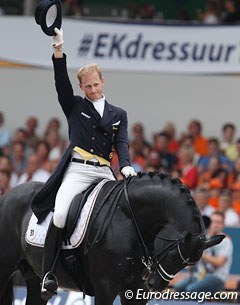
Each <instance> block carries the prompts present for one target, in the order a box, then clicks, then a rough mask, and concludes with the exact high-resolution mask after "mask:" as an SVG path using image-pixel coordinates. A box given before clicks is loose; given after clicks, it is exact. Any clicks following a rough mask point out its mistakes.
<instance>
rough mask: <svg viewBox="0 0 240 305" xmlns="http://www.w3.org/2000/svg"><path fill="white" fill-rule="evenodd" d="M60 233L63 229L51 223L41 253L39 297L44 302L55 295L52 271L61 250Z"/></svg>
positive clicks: (54, 277)
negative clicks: (41, 277) (41, 276)
mask: <svg viewBox="0 0 240 305" xmlns="http://www.w3.org/2000/svg"><path fill="white" fill-rule="evenodd" d="M62 232H63V229H60V228H57V227H56V226H54V224H53V223H51V224H50V227H49V229H48V232H47V236H46V240H45V246H44V253H43V262H42V275H43V279H42V284H41V297H42V299H44V300H48V299H50V298H51V297H52V296H53V295H56V294H57V292H56V290H57V288H58V281H57V278H56V276H55V275H54V269H55V265H56V261H57V258H58V255H59V252H60V250H61V245H62Z"/></svg>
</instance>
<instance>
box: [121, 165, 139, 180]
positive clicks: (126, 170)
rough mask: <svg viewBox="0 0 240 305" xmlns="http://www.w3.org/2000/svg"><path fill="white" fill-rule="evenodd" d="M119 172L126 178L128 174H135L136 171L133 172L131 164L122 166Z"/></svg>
mask: <svg viewBox="0 0 240 305" xmlns="http://www.w3.org/2000/svg"><path fill="white" fill-rule="evenodd" d="M121 173H122V174H123V176H124V177H126V178H127V177H129V176H137V173H136V172H135V170H134V168H133V167H132V166H124V167H123V168H122V169H121Z"/></svg>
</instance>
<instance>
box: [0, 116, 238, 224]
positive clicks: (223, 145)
mask: <svg viewBox="0 0 240 305" xmlns="http://www.w3.org/2000/svg"><path fill="white" fill-rule="evenodd" d="M38 125H39V123H38V119H37V117H34V116H31V117H28V118H27V119H26V122H25V126H23V127H20V128H18V129H16V130H15V132H14V135H12V136H10V132H9V130H8V128H7V123H5V121H4V114H3V112H0V194H4V193H5V192H7V191H8V190H9V189H11V188H12V187H14V186H16V185H18V184H21V183H23V182H26V181H31V180H33V181H42V182H45V181H46V180H47V179H48V177H49V176H50V175H51V173H52V171H53V170H54V168H55V166H56V164H57V163H58V161H59V159H60V157H61V155H62V153H63V151H64V150H65V148H66V145H67V144H68V143H66V141H65V139H64V138H63V137H62V135H61V130H60V129H61V125H60V121H59V120H58V119H57V118H51V119H50V120H49V123H48V125H47V126H46V129H45V131H44V133H43V134H42V135H39V134H38V132H37V129H38ZM221 133H222V136H221V138H220V139H219V138H215V137H214V138H207V137H205V136H204V135H203V133H202V124H201V122H200V121H199V120H191V121H190V122H189V123H188V126H187V128H186V131H185V132H182V133H181V134H180V136H179V137H178V138H177V137H176V128H175V125H174V124H173V123H166V125H165V126H164V128H163V129H162V130H161V131H160V132H157V133H155V134H154V135H153V139H152V142H151V143H150V142H149V141H147V140H146V138H145V133H144V126H143V125H142V124H141V123H135V124H134V125H133V127H132V130H131V133H130V135H129V139H130V140H129V150H130V156H131V163H132V166H133V167H134V169H135V171H136V172H164V173H166V174H168V175H170V176H172V177H176V178H179V179H180V180H181V181H182V182H183V183H184V184H185V185H187V186H188V188H189V189H190V190H191V192H192V194H193V196H194V198H195V199H196V202H197V203H198V205H199V208H200V210H201V211H202V214H203V215H207V216H209V217H210V216H211V214H212V213H213V212H214V211H216V210H217V211H221V212H223V213H224V214H225V222H226V224H227V225H229V226H235V225H240V220H239V217H240V139H235V137H236V127H235V125H234V124H232V123H226V124H224V125H223V126H222V131H221ZM112 168H113V170H114V172H115V175H116V177H117V178H118V179H121V178H122V176H121V174H120V173H119V167H118V159H117V155H116V154H115V155H114V157H113V160H112Z"/></svg>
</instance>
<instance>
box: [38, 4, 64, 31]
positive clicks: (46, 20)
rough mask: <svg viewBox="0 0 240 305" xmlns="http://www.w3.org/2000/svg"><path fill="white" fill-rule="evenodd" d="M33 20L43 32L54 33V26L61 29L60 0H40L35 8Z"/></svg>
mask: <svg viewBox="0 0 240 305" xmlns="http://www.w3.org/2000/svg"><path fill="white" fill-rule="evenodd" d="M35 20H36V22H37V24H39V25H40V26H41V28H42V30H43V32H44V33H45V34H47V35H48V36H53V35H56V33H55V32H54V28H58V29H61V25H62V4H61V0H40V1H39V3H38V5H37V7H36V10H35Z"/></svg>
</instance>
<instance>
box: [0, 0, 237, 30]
mask: <svg viewBox="0 0 240 305" xmlns="http://www.w3.org/2000/svg"><path fill="white" fill-rule="evenodd" d="M15 2H16V3H15V5H16V8H15V9H14V8H13V7H12V6H13V5H14V2H10V3H9V5H7V2H5V1H3V2H2V3H1V0H0V15H3V14H11V13H13V14H17V12H18V13H19V14H21V13H22V14H23V15H34V11H35V7H36V5H37V2H38V0H19V1H18V0H16V1H15ZM204 4H205V5H204ZM1 5H2V7H1ZM62 5H63V14H64V15H65V16H72V17H77V18H79V17H111V18H112V17H113V18H121V19H122V18H125V19H130V20H133V19H136V20H143V21H144V20H156V21H163V22H164V21H169V20H170V21H171V20H176V21H179V22H199V23H203V24H220V23H226V24H238V23H239V22H240V0H204V1H203V2H202V5H201V8H198V3H196V5H195V8H194V9H193V7H194V6H193V5H192V4H191V6H190V5H188V3H187V1H179V0H175V1H174V0H172V2H171V3H169V5H167V6H166V5H163V4H162V3H158V2H157V1H145V2H144V3H143V2H142V1H136V0H135V1H124V2H120V1H115V2H114V3H112V4H109V2H108V1H106V2H105V3H104V2H102V3H101V4H99V3H97V1H90V0H62ZM108 6H109V8H107V7H108ZM203 6H204V7H203ZM169 11H171V12H172V13H171V14H170V15H172V17H171V18H170V16H169Z"/></svg>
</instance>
